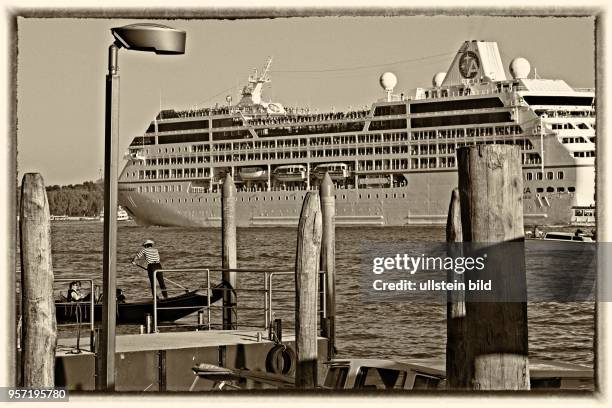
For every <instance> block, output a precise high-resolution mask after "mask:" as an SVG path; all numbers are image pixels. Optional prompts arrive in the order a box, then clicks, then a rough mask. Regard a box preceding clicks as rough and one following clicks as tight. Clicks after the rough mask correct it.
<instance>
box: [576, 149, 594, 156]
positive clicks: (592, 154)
mask: <svg viewBox="0 0 612 408" xmlns="http://www.w3.org/2000/svg"><path fill="white" fill-rule="evenodd" d="M574 157H595V151H594V150H591V151H589V152H574Z"/></svg>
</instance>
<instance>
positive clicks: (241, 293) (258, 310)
mask: <svg viewBox="0 0 612 408" xmlns="http://www.w3.org/2000/svg"><path fill="white" fill-rule="evenodd" d="M158 273H163V274H164V276H166V275H170V276H176V275H182V276H189V277H190V282H193V279H194V278H195V277H196V276H199V277H200V278H203V280H204V282H201V284H200V285H199V286H197V288H195V290H206V293H207V295H208V296H207V303H206V305H204V306H201V305H197V306H188V307H179V308H191V309H193V311H194V312H196V311H197V312H198V314H197V319H196V321H195V322H188V321H182V322H180V323H173V324H171V325H161V324H159V323H160V322H158V313H159V311H160V310H164V309H168V310H170V309H177V308H173V307H161V306H160V305H159V304H158V302H157V300H158V299H157V293H158V289H157V285H155V286H154V289H153V316H152V324H153V327H152V329H153V332H159V331H160V329H166V328H177V327H191V328H196V329H198V330H214V329H223V322H222V320H221V317H222V316H223V311H224V310H225V309H230V310H231V312H230V313H232V316H233V322H232V328H233V329H241V328H244V329H246V328H248V329H263V330H266V331H267V330H269V329H270V328H271V326H272V324H273V322H274V320H275V319H276V318H279V317H280V318H282V320H283V327H288V328H291V327H292V326H291V325H292V324H293V323H294V318H295V315H294V313H295V279H294V278H295V271H294V270H288V269H271V268H270V269H267V268H266V269H258V268H232V269H227V268H179V269H158V270H157V271H155V272H154V277H153V281H154V282H155V281H156V277H157V276H156V275H157V274H158ZM225 273H235V274H236V276H237V279H236V280H237V281H238V284H237V285H236V287H235V288H229V287H214V286H213V285H212V284H211V282H212V279H211V275H213V274H214V275H217V276H218V277H219V280H220V281H222V279H223V278H222V276H223V274H225ZM319 279H325V271H319ZM166 280H168V281H169V282H170V283H171V284H174V285H177V284H176V283H175V282H173V281H172V280H170V279H166ZM241 281H242V283H240V282H241ZM177 287H178V289H177V290H176V291H178V292H183V293H184V291H185V289H186V288H185V287H184V286H182V285H177ZM213 289H214V290H221V291H223V292H224V297H225V296H226V295H227V292H232V293H233V294H234V296H235V299H236V304H235V306H232V305H221V306H217V305H214V304H212V303H211V300H210V296H212V291H213ZM167 290H168V293H170V292H171V291H172V290H171V289H167ZM189 290H190V291H191V290H194V288H189ZM318 309H319V313H320V314H321V316H323V317H324V316H326V304H325V285H321V289H320V291H319V296H318ZM241 316H242V319H243V320H242V321H239V320H238V319H239V318H241ZM215 318H217V321H216V322H215ZM182 320H183V319H182Z"/></svg>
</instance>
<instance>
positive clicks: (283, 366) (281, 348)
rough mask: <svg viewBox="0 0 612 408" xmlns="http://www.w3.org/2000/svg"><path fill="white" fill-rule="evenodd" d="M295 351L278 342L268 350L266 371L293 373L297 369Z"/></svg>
mask: <svg viewBox="0 0 612 408" xmlns="http://www.w3.org/2000/svg"><path fill="white" fill-rule="evenodd" d="M295 360H296V356H295V351H293V350H292V349H291V348H290V347H287V346H285V345H282V344H277V345H276V346H274V347H272V348H271V349H270V351H268V355H267V356H266V371H268V372H269V373H273V374H285V375H292V374H293V372H294V371H295Z"/></svg>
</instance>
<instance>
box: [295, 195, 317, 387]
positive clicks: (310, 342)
mask: <svg viewBox="0 0 612 408" xmlns="http://www.w3.org/2000/svg"><path fill="white" fill-rule="evenodd" d="M321 218H322V217H321V206H320V203H319V196H318V194H317V193H314V192H310V193H306V196H305V197H304V204H303V205H302V212H301V215H300V222H299V225H298V239H297V253H296V258H295V349H296V354H297V366H296V371H295V385H296V387H298V388H313V387H315V386H316V385H317V281H318V279H317V275H318V273H319V260H320V254H321V235H322V231H321V229H322V219H321Z"/></svg>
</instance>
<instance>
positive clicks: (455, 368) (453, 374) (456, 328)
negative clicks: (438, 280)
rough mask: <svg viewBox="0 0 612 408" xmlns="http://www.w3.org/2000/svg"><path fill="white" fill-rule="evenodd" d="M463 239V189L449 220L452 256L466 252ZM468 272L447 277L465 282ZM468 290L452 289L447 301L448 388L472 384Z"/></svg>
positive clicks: (454, 200) (455, 198)
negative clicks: (468, 341) (463, 248)
mask: <svg viewBox="0 0 612 408" xmlns="http://www.w3.org/2000/svg"><path fill="white" fill-rule="evenodd" d="M461 241H463V237H462V232H461V208H460V204H459V190H458V189H454V190H453V192H452V193H451V200H450V205H449V208H448V218H447V220H446V242H447V243H448V256H450V257H453V258H456V257H460V256H462V252H463V251H462V250H461V247H460V245H461ZM464 277H465V275H464V274H457V273H455V271H453V270H450V271H448V276H447V280H448V281H449V282H454V281H457V282H458V283H465V279H464ZM465 329H466V327H465V292H464V291H449V292H448V297H447V303H446V378H447V383H446V384H447V389H452V390H456V389H467V388H469V378H471V377H470V376H471V374H470V373H469V368H468V361H467V360H466V350H465V347H466V344H465V341H466V340H467V336H466V331H465Z"/></svg>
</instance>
